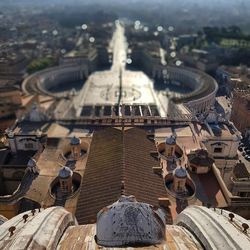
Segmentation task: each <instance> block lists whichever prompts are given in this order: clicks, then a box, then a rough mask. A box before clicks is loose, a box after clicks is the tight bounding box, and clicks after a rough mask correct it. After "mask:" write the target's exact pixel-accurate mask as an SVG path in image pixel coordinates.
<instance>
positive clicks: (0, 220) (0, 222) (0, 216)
mask: <svg viewBox="0 0 250 250" xmlns="http://www.w3.org/2000/svg"><path fill="white" fill-rule="evenodd" d="M7 220H8V219H7V218H5V217H4V216H3V215H1V214H0V225H2V224H3V223H4V222H6V221H7Z"/></svg>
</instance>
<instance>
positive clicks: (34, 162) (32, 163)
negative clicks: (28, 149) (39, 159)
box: [27, 158, 36, 168]
mask: <svg viewBox="0 0 250 250" xmlns="http://www.w3.org/2000/svg"><path fill="white" fill-rule="evenodd" d="M27 166H28V167H31V168H34V167H36V160H35V159H33V158H30V160H29V161H28V163H27Z"/></svg>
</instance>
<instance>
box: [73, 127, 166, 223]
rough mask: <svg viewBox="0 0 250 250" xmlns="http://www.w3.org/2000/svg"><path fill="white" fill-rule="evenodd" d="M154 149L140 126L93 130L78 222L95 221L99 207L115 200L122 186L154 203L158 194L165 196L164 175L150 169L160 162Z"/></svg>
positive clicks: (132, 193)
mask: <svg viewBox="0 0 250 250" xmlns="http://www.w3.org/2000/svg"><path fill="white" fill-rule="evenodd" d="M153 150H156V148H155V145H154V143H153V142H152V141H150V140H149V139H148V138H147V132H146V131H145V130H143V129H139V128H133V129H129V130H126V131H124V132H122V131H121V130H117V129H114V128H107V129H101V130H98V131H95V133H94V136H93V140H92V143H91V146H90V152H89V156H88V162H87V165H86V169H85V174H84V176H83V180H82V186H81V193H80V196H79V200H78V204H77V210H76V218H77V220H78V222H79V224H89V223H94V222H95V221H96V215H97V213H98V212H99V210H100V209H102V208H103V207H105V206H108V205H109V204H111V203H113V202H115V201H117V199H118V198H119V197H120V195H121V194H122V190H123V194H125V195H134V196H135V197H136V199H137V200H138V201H139V202H146V203H149V204H152V205H155V206H157V205H158V198H159V197H167V192H166V189H165V186H164V181H163V178H162V177H161V176H159V175H157V174H155V173H154V172H153V170H152V168H153V167H156V166H157V167H158V166H159V163H158V161H156V160H155V159H154V158H153V157H152V156H151V155H150V152H152V151H153Z"/></svg>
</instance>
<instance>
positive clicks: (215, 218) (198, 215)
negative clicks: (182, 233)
mask: <svg viewBox="0 0 250 250" xmlns="http://www.w3.org/2000/svg"><path fill="white" fill-rule="evenodd" d="M229 214H230V212H229V211H226V210H222V209H213V208H210V209H208V208H206V207H201V206H189V207H187V208H186V209H184V210H183V211H182V212H181V213H180V214H179V215H178V216H177V217H176V220H175V224H176V225H181V226H184V227H185V228H186V229H187V230H189V231H190V232H191V233H192V234H193V235H194V236H196V237H197V238H198V239H199V241H200V242H201V243H202V245H203V246H204V248H205V249H225V250H227V249H249V246H250V239H249V233H244V232H243V229H244V228H243V224H247V225H249V221H248V220H246V219H244V218H242V217H240V216H238V215H237V214H234V219H233V221H230V217H229Z"/></svg>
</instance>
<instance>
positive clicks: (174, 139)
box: [165, 135, 176, 145]
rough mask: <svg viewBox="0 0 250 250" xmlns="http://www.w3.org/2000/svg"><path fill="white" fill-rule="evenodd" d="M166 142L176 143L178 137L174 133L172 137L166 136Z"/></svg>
mask: <svg viewBox="0 0 250 250" xmlns="http://www.w3.org/2000/svg"><path fill="white" fill-rule="evenodd" d="M165 142H166V144H168V145H175V144H176V137H175V136H174V135H171V136H170V137H167V138H166V141H165Z"/></svg>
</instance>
